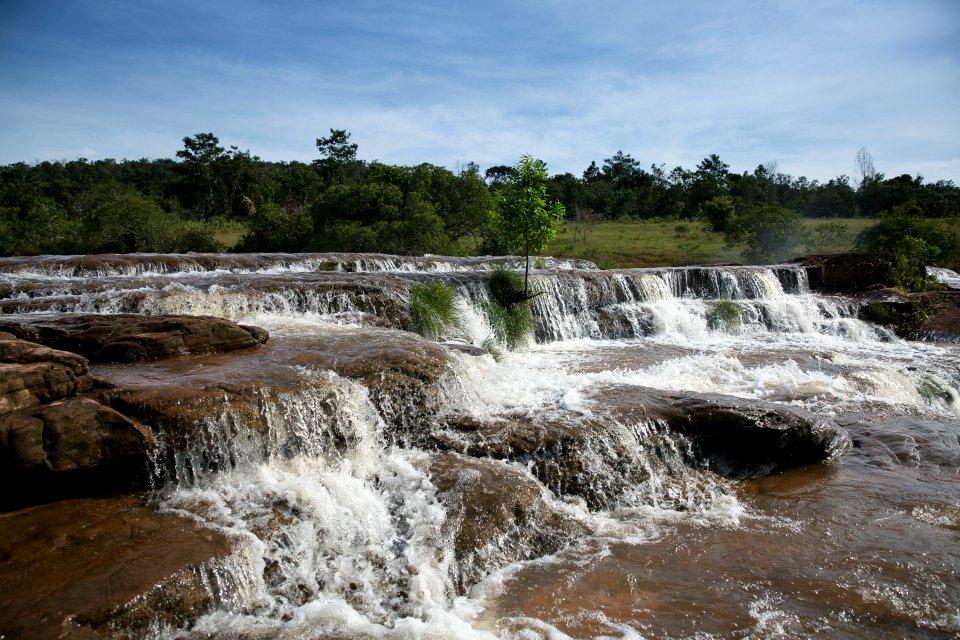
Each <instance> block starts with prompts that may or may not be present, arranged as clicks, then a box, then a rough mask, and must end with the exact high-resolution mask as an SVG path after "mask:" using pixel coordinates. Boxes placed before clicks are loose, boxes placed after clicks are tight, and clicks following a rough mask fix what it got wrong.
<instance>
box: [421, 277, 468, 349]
mask: <svg viewBox="0 0 960 640" xmlns="http://www.w3.org/2000/svg"><path fill="white" fill-rule="evenodd" d="M455 298H456V296H455V295H454V291H453V287H452V286H450V285H446V284H444V283H442V282H438V281H436V280H431V281H430V282H421V283H417V284H415V285H413V287H412V288H411V289H410V320H411V322H412V323H413V327H414V329H415V330H416V332H417V333H419V334H420V335H422V336H423V337H425V338H428V339H430V340H440V339H442V338H443V337H445V336H446V335H447V334H448V333H449V332H450V330H451V329H460V328H461V318H460V313H459V312H458V311H457V305H456V300H455Z"/></svg>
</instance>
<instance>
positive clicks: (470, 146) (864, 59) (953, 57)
mask: <svg viewBox="0 0 960 640" xmlns="http://www.w3.org/2000/svg"><path fill="white" fill-rule="evenodd" d="M330 128H337V129H347V130H348V131H350V132H351V133H352V140H353V141H354V142H356V143H358V144H359V147H360V149H359V156H360V157H361V158H363V159H366V160H374V159H377V160H380V161H382V162H387V163H392V164H415V163H419V162H431V163H434V164H438V165H444V166H448V167H451V168H453V167H455V166H457V165H458V164H464V163H466V162H470V161H473V162H476V163H478V164H479V165H480V166H481V168H486V167H488V166H491V165H494V164H513V163H514V162H516V160H517V158H518V157H519V156H520V155H521V154H523V153H530V154H532V155H534V156H536V157H539V158H542V159H543V160H545V161H546V162H547V164H548V167H549V168H550V171H551V173H557V172H563V171H570V172H572V173H574V174H576V175H580V174H581V173H582V172H583V170H584V169H585V168H586V167H587V166H588V165H589V163H590V161H591V160H595V161H597V163H598V164H600V163H601V162H602V161H603V159H604V158H608V157H610V156H612V155H613V154H614V153H615V152H616V151H618V150H623V151H624V152H625V153H628V154H630V155H632V156H633V157H634V158H636V159H637V160H638V161H640V162H641V164H642V165H643V166H644V167H649V166H650V165H651V164H654V163H656V164H661V163H662V164H664V165H666V168H667V170H669V169H671V168H673V167H674V166H676V165H683V166H684V167H686V168H688V169H693V168H695V166H696V164H697V163H698V162H699V161H700V160H701V159H703V158H704V157H705V156H707V155H708V154H710V153H716V154H718V155H719V156H720V158H721V159H722V160H724V161H725V162H727V163H728V164H730V165H731V169H732V170H734V171H737V172H742V171H752V170H753V168H755V167H756V166H757V165H758V164H761V163H767V162H771V161H772V162H776V163H777V165H778V168H779V170H780V171H784V172H786V173H790V174H792V175H794V176H800V175H805V176H808V177H809V178H811V179H819V180H821V181H823V180H827V179H830V178H832V177H835V176H837V175H839V174H848V175H853V174H854V173H855V157H856V153H857V151H858V149H860V148H861V147H866V148H867V149H868V150H869V152H870V153H871V155H872V156H873V159H874V162H875V164H876V168H877V170H878V171H881V172H883V173H884V174H886V175H888V176H893V175H899V174H901V173H910V174H918V173H919V174H922V175H923V176H924V177H925V178H926V179H927V181H934V180H939V179H948V180H953V181H955V182H957V183H960V2H958V1H957V0H942V1H935V0H912V1H911V2H903V1H898V2H887V1H884V0H878V1H869V2H868V1H861V0H848V1H846V2H839V1H820V0H806V1H803V2H798V1H794V0H780V1H778V0H766V1H763V2H753V1H745V0H734V1H728V2H716V1H713V2H701V1H698V0H697V1H694V0H674V1H671V2H656V3H654V2H624V1H621V2H615V1H613V0H594V1H593V2H584V1H583V0H578V1H576V2H573V1H567V0H556V1H552V2H532V1H525V0H513V1H504V2H501V1H500V0H488V1H486V2H473V3H457V2H451V1H449V0H448V1H434V0H429V1H423V2H412V3H399V2H398V3H389V2H377V1H373V0H356V1H340V0H330V1H319V0H318V1H308V0H277V1H274V2H253V1H249V0H230V1H221V0H215V1H212V2H201V1H200V0H123V1H119V0H61V1H56V2H55V1H51V0H0V163H3V164H6V163H12V162H19V161H26V162H34V161H38V160H55V159H63V160H70V159H74V158H78V157H86V158H89V159H99V158H117V159H120V158H131V159H133V158H141V157H147V158H164V157H166V158H172V157H174V154H175V153H176V151H177V150H178V149H180V148H182V138H183V137H184V136H187V135H192V134H194V133H198V132H206V131H210V132H213V133H215V134H216V135H217V136H218V137H219V138H220V140H221V143H224V144H225V145H237V146H238V147H240V148H241V149H249V150H250V152H251V153H253V154H255V155H259V156H260V157H262V158H264V159H267V160H304V161H308V160H311V159H313V158H315V157H317V151H316V147H315V143H314V142H315V140H316V138H318V137H321V136H324V135H327V133H328V132H329V130H330Z"/></svg>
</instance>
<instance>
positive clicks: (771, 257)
mask: <svg viewBox="0 0 960 640" xmlns="http://www.w3.org/2000/svg"><path fill="white" fill-rule="evenodd" d="M803 235H804V234H803V222H802V220H801V218H800V214H798V213H797V212H796V211H791V210H790V209H785V208H783V207H778V206H766V207H760V208H758V209H751V210H749V211H747V212H746V213H744V214H742V215H736V216H734V218H733V219H732V220H731V221H730V223H729V224H728V226H727V228H726V230H725V231H724V237H725V238H726V239H727V241H728V242H729V243H730V244H732V245H744V256H745V257H746V259H747V260H748V261H749V262H751V263H754V264H771V263H775V262H779V261H781V260H784V259H785V258H788V257H790V256H791V255H794V254H795V252H796V251H798V250H799V248H800V246H801V242H802V238H803Z"/></svg>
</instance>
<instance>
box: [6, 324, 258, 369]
mask: <svg viewBox="0 0 960 640" xmlns="http://www.w3.org/2000/svg"><path fill="white" fill-rule="evenodd" d="M0 330H3V331H6V332H9V333H12V334H14V335H16V336H17V337H19V338H21V339H24V340H29V341H32V342H38V343H40V344H43V345H46V346H48V347H52V348H54V349H62V350H65V351H71V352H74V353H79V354H81V355H83V356H86V357H87V358H89V359H90V360H91V361H93V362H138V361H145V360H158V359H163V358H171V357H175V356H182V355H190V354H203V353H222V352H226V351H234V350H236V349H246V348H249V347H255V346H257V345H259V344H263V343H264V342H266V341H267V333H266V331H264V330H263V329H259V328H256V327H245V326H242V325H238V324H236V323H234V322H231V321H229V320H224V319H222V318H214V317H208V316H143V315H136V314H116V315H99V314H64V315H60V316H57V317H56V318H47V317H44V318H29V319H23V318H22V317H21V318H20V319H17V320H4V319H0Z"/></svg>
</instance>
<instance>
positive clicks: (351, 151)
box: [313, 129, 363, 183]
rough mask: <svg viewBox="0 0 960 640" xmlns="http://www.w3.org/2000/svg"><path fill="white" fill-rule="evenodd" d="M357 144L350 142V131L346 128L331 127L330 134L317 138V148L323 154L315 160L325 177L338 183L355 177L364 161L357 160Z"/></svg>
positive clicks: (315, 164) (314, 162) (314, 163)
mask: <svg viewBox="0 0 960 640" xmlns="http://www.w3.org/2000/svg"><path fill="white" fill-rule="evenodd" d="M357 148H358V147H357V145H356V143H353V142H350V132H349V131H347V130H345V129H330V135H329V136H327V137H325V138H317V150H318V151H319V152H320V155H321V156H322V157H321V158H319V159H318V160H314V161H313V166H314V167H316V168H317V170H318V171H319V172H320V174H321V176H323V178H324V179H326V180H328V181H330V182H334V183H338V182H346V181H347V180H348V179H350V178H355V177H356V176H357V175H358V174H359V173H360V172H361V169H362V166H363V163H362V162H360V161H359V160H357Z"/></svg>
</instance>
